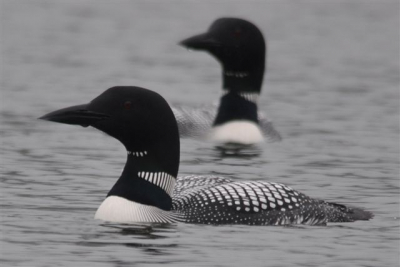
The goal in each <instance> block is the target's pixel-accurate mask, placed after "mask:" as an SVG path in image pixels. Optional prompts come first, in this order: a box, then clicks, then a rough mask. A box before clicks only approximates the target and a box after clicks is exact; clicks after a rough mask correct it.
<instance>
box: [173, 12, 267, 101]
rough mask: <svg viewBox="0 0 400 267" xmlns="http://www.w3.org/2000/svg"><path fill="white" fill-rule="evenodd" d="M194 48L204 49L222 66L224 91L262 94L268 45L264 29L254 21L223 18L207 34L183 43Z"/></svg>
mask: <svg viewBox="0 0 400 267" xmlns="http://www.w3.org/2000/svg"><path fill="white" fill-rule="evenodd" d="M180 44H181V45H183V46H185V47H187V48H189V49H194V50H205V51H207V52H209V53H210V54H211V55H213V56H214V57H215V58H216V59H217V60H218V61H219V62H220V63H221V64H222V68H223V78H224V84H223V87H224V90H228V91H232V92H236V93H259V92H260V91H261V85H262V80H263V76H264V68H265V54H266V52H265V51H266V45H265V41H264V37H263V35H262V33H261V31H260V30H259V29H258V28H257V27H256V26H255V25H254V24H253V23H251V22H249V21H246V20H243V19H238V18H220V19H217V20H216V21H214V23H213V24H212V25H211V27H210V28H209V29H208V31H207V32H206V33H203V34H199V35H195V36H193V37H190V38H188V39H185V40H183V41H181V42H180Z"/></svg>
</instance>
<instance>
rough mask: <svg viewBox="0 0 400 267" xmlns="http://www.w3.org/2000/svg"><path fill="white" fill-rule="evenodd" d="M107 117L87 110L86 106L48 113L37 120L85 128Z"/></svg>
mask: <svg viewBox="0 0 400 267" xmlns="http://www.w3.org/2000/svg"><path fill="white" fill-rule="evenodd" d="M107 117H108V115H106V114H103V113H98V112H93V111H90V110H88V104H84V105H77V106H72V107H68V108H63V109H59V110H56V111H53V112H50V113H48V114H46V115H44V116H42V117H40V118H39V119H41V120H47V121H54V122H59V123H65V124H73V125H81V126H83V127H87V126H90V125H93V123H95V122H97V121H100V120H104V119H106V118H107Z"/></svg>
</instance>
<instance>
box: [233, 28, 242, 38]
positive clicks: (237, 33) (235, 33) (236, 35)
mask: <svg viewBox="0 0 400 267" xmlns="http://www.w3.org/2000/svg"><path fill="white" fill-rule="evenodd" d="M241 34H242V29H240V28H237V29H235V31H234V32H233V36H235V37H240V35H241Z"/></svg>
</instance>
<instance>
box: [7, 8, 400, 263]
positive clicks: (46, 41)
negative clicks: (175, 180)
mask: <svg viewBox="0 0 400 267" xmlns="http://www.w3.org/2000/svg"><path fill="white" fill-rule="evenodd" d="M0 12H1V41H0V44H1V113H0V118H1V132H0V137H1V148H2V150H1V151H2V153H1V169H0V172H1V228H0V229H1V243H0V244H1V247H0V249H1V252H0V260H1V265H2V266H159V265H160V264H163V265H162V266H399V247H400V244H399V240H400V239H399V234H400V233H399V230H400V227H399V224H400V220H399V216H400V215H399V213H400V212H399V206H400V205H399V4H398V2H396V1H244V0H243V1H198V2H194V1H193V2H189V1H122V0H120V1H95V0H91V1H89V0H85V1H78V0H71V1H61V0H55V1H38V0H36V1H27V0H17V1H11V0H8V1H6V0H2V1H1V6H0ZM221 16H235V17H242V18H246V19H249V20H251V21H253V22H254V23H255V24H257V25H258V26H259V27H260V29H261V30H262V32H263V33H264V34H265V36H266V37H267V40H268V59H267V75H266V77H265V82H264V87H263V93H262V97H261V99H260V103H259V104H260V109H261V110H263V111H264V112H265V113H266V114H267V116H268V117H269V118H270V119H271V120H272V121H273V122H274V125H275V127H276V129H278V130H279V131H280V133H281V134H282V137H283V140H282V141H281V142H274V143H266V144H263V145H261V146H260V148H259V150H260V151H261V153H250V154H248V155H243V156H240V157H235V156H226V155H225V156H224V155H221V153H220V151H218V150H217V149H216V148H214V147H213V145H212V144H209V143H206V142H202V141H196V140H190V139H185V140H182V142H181V165H180V175H189V174H213V175H216V174H217V175H221V176H225V177H229V178H232V179H235V180H264V181H275V182H281V183H285V184H287V185H289V186H291V187H293V188H295V189H297V190H299V191H301V192H303V193H306V194H307V195H310V196H312V197H315V198H322V199H325V200H328V201H336V202H339V203H345V204H350V205H354V206H360V207H364V208H366V209H368V210H370V211H372V212H373V213H374V214H375V218H374V219H373V220H371V221H366V222H355V223H348V224H330V225H328V226H325V227H320V226H318V227H309V226H293V227H249V226H218V227H216V226H204V225H186V224H171V225H150V224H149V225H120V224H106V223H102V222H100V221H96V220H94V219H93V216H94V213H95V211H96V209H97V207H98V206H99V205H100V203H101V202H102V200H103V199H104V197H105V196H106V194H107V192H108V190H109V189H110V188H111V186H112V185H113V184H114V182H115V181H116V179H117V178H118V177H119V174H120V172H121V169H122V168H123V165H124V162H125V156H126V154H125V153H126V152H125V151H124V149H123V147H122V145H120V144H119V143H118V141H116V140H114V139H112V138H110V137H108V136H106V135H104V134H102V133H100V132H98V131H96V130H95V129H92V128H82V127H74V126H69V125H61V124H55V123H48V122H44V121H39V120H37V119H36V118H37V117H39V116H41V115H43V114H45V113H47V112H50V111H53V110H55V109H59V108H62V107H66V106H70V105H75V104H81V103H86V102H88V101H90V100H91V99H93V98H94V97H96V96H97V95H99V94H100V93H101V92H103V91H104V90H106V89H107V88H109V87H111V86H114V85H137V86H142V87H146V88H149V89H152V90H155V91H157V92H159V93H160V94H162V95H163V96H164V97H165V98H166V99H167V100H168V101H169V102H171V103H177V104H186V105H200V104H210V103H213V102H217V101H218V96H219V95H220V93H221V89H220V87H221V79H220V78H221V77H220V76H221V75H220V66H219V64H218V63H217V62H216V61H215V60H214V59H213V58H212V57H211V56H209V55H207V54H206V53H203V52H187V51H186V50H185V49H183V48H182V47H179V46H178V45H177V43H178V42H179V41H180V40H182V39H184V38H186V37H189V36H191V35H193V34H196V33H201V32H204V31H205V30H206V29H207V28H208V27H209V25H210V24H211V23H212V21H213V20H215V19H216V18H219V17H221Z"/></svg>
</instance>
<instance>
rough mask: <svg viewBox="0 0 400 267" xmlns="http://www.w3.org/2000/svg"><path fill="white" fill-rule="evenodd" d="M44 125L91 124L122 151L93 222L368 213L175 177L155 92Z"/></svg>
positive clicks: (119, 91) (281, 188)
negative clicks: (124, 156) (117, 170)
mask: <svg viewBox="0 0 400 267" xmlns="http://www.w3.org/2000/svg"><path fill="white" fill-rule="evenodd" d="M41 119H44V120H49V121H54V122H60V123H66V124H75V125H82V126H85V127H86V126H92V127H94V128H97V129H99V130H101V131H103V132H105V133H107V134H109V135H110V136H112V137H114V138H116V139H118V140H119V141H120V142H121V143H122V144H123V145H124V146H125V148H126V150H127V161H126V165H125V168H124V170H123V172H122V174H121V176H120V178H119V179H118V181H117V182H116V183H115V185H114V186H113V187H112V189H111V190H110V192H109V193H108V195H107V198H106V199H105V200H104V202H103V203H102V204H101V206H100V207H99V208H98V210H97V212H96V215H95V218H97V219H101V220H105V221H112V222H125V223H129V222H186V223H198V224H247V225H287V224H310V225H314V224H325V223H327V222H352V221H356V220H368V219H370V218H372V214H371V213H370V212H367V211H364V210H362V209H360V208H353V207H347V206H344V205H340V204H335V203H329V202H325V201H322V200H316V199H312V198H310V197H308V196H306V195H304V194H302V193H300V192H297V191H295V190H293V189H291V188H290V187H287V186H285V185H283V184H279V183H272V182H265V181H258V182H256V181H248V182H235V181H232V180H230V179H226V178H222V177H214V176H188V177H179V178H177V175H178V168H179V150H180V147H179V146H180V143H179V133H178V127H177V123H176V120H175V117H174V115H173V112H172V110H171V108H170V107H169V105H168V104H167V102H166V101H165V100H164V98H162V97H161V96H160V95H159V94H157V93H155V92H152V91H150V90H147V89H143V88H139V87H131V86H118V87H113V88H110V89H108V90H106V91H105V92H104V93H102V94H101V95H100V96H98V97H97V98H95V99H94V100H92V101H91V102H90V103H88V104H84V105H78V106H72V107H68V108H64V109H60V110H57V111H54V112H51V113H49V114H47V115H45V116H43V117H41Z"/></svg>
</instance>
